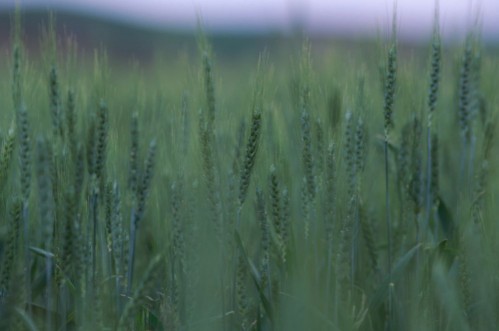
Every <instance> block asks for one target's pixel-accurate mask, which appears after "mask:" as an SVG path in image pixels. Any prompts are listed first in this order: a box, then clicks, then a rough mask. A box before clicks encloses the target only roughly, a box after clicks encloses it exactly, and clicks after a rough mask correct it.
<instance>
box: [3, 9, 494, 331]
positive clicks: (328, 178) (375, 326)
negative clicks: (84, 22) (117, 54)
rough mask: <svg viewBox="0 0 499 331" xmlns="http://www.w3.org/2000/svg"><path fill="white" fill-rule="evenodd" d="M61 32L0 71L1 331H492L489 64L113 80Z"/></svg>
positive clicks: (343, 61)
mask: <svg viewBox="0 0 499 331" xmlns="http://www.w3.org/2000/svg"><path fill="white" fill-rule="evenodd" d="M54 22H55V20H54V18H50V19H48V23H47V25H46V26H45V28H44V29H43V33H42V34H41V36H40V44H41V51H40V54H30V52H28V51H27V48H26V47H25V44H24V42H23V34H22V23H21V17H20V16H19V14H17V16H16V18H15V19H14V20H13V24H12V31H13V32H12V38H11V41H10V45H9V49H8V50H5V51H3V52H2V53H1V54H2V55H1V56H2V59H3V61H1V63H0V74H1V76H0V105H1V108H2V113H1V114H0V138H1V139H0V142H1V144H0V185H1V187H0V189H1V192H0V203H1V208H0V261H1V268H0V329H2V330H223V331H229V330H231V331H232V330H366V331H368V330H449V331H451V330H452V331H454V330H463V331H464V330H494V329H496V328H497V325H499V314H498V312H499V259H498V258H497V255H496V253H497V252H498V251H499V240H498V239H499V238H498V235H499V223H498V222H497V219H496V217H497V215H499V206H498V205H496V204H495V203H496V201H497V196H498V193H499V192H498V188H499V182H498V180H499V174H498V173H497V171H496V168H497V165H498V161H499V160H497V156H496V151H497V144H496V143H495V140H496V139H497V138H496V137H497V132H496V131H497V128H496V123H497V113H498V111H499V96H498V93H497V77H499V58H498V55H497V50H494V49H493V48H491V47H490V46H489V45H483V44H482V43H481V41H480V37H479V33H478V31H475V30H472V31H470V32H469V35H468V37H467V38H466V39H465V40H462V41H461V43H460V44H458V45H448V44H445V43H442V41H441V38H440V34H439V29H438V22H436V24H435V29H434V33H433V37H432V38H431V39H430V40H428V43H427V45H426V46H424V47H422V48H421V49H419V50H417V51H414V50H411V49H410V47H407V46H404V45H400V44H399V42H398V40H397V38H396V36H395V35H396V34H395V31H394V32H393V37H392V38H388V39H387V40H386V41H381V42H379V43H378V44H377V46H376V47H377V49H376V50H375V52H371V53H375V55H373V54H367V53H362V52H360V49H356V48H353V49H349V50H345V49H343V48H335V47H334V44H332V45H331V47H329V48H327V49H326V50H324V49H322V50H321V51H316V50H315V49H314V46H313V43H312V42H308V41H306V40H305V41H301V42H300V43H299V45H300V46H298V47H293V53H292V54H291V55H289V56H288V57H286V56H284V55H282V54H280V55H279V56H276V55H273V54H272V53H270V52H266V51H265V50H261V55H260V56H259V57H255V58H254V59H252V60H248V59H244V60H241V61H239V62H237V61H236V60H234V61H233V62H228V61H224V60H222V59H220V58H218V57H217V49H216V48H215V47H213V46H212V45H211V44H210V38H209V36H205V35H204V34H203V32H199V33H198V36H197V47H198V51H197V52H196V54H195V55H194V56H189V55H186V56H184V57H182V56H179V58H177V59H170V58H168V59H162V60H161V59H159V60H156V61H154V62H153V63H149V64H147V65H142V64H141V63H139V62H138V61H134V62H133V63H132V64H128V65H127V66H124V65H122V64H116V63H115V60H114V59H113V58H112V57H110V56H108V55H107V53H106V50H105V45H103V47H102V48H100V49H97V50H95V51H94V52H93V53H92V54H91V55H90V56H89V55H88V54H87V55H86V56H84V55H82V53H81V52H80V50H79V48H78V46H77V45H78V44H77V40H74V39H71V38H66V37H63V36H60V35H58V34H57V33H56V31H57V30H56V29H55V28H54V24H55V23H54Z"/></svg>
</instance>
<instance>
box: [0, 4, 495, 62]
mask: <svg viewBox="0 0 499 331" xmlns="http://www.w3.org/2000/svg"><path fill="white" fill-rule="evenodd" d="M436 2H437V1H436V0H417V1H415V0H399V1H398V3H397V25H398V34H399V40H400V41H401V43H405V44H410V45H415V46H417V45H420V44H421V45H427V42H428V40H429V39H430V36H431V31H432V25H433V21H434V12H435V6H436ZM438 2H439V4H438V6H439V8H440V15H439V16H440V25H441V32H442V35H443V40H444V42H445V43H447V44H451V45H452V44H459V43H461V42H462V41H463V40H464V38H465V36H466V33H467V32H468V31H470V30H471V29H473V28H474V27H479V30H480V31H481V33H482V39H483V41H484V42H485V44H487V45H489V46H491V47H494V46H495V45H497V44H499V1H498V0H481V1H476V0H475V1H472V0H440V1H438ZM16 3H19V4H20V5H21V8H22V12H23V18H24V28H25V36H24V37H25V39H27V43H28V45H31V46H32V48H36V44H37V43H36V40H37V39H38V33H37V31H39V30H40V26H41V24H42V22H44V21H46V20H47V17H48V15H47V13H48V12H53V13H55V14H56V18H57V27H58V29H59V30H60V31H61V32H62V33H64V34H71V35H74V36H75V37H76V40H78V43H79V44H80V45H81V46H82V48H83V49H86V48H88V49H93V48H95V47H96V46H98V45H102V44H104V45H106V48H107V49H108V50H109V51H110V52H111V53H112V54H114V55H117V56H119V55H123V54H129V55H132V56H134V57H138V58H142V59H148V58H150V57H151V56H153V54H154V53H155V52H157V51H158V50H161V51H165V52H172V51H173V52H175V50H177V51H178V50H179V49H191V48H193V49H194V50H195V38H194V37H195V33H196V27H197V23H198V21H199V20H201V21H202V25H203V27H204V29H205V30H206V31H207V33H208V34H209V35H210V37H211V38H212V39H213V42H214V44H215V45H216V47H217V48H218V50H217V52H222V53H224V52H235V53H241V54H244V53H245V52H247V51H250V50H252V49H258V48H259V49H260V50H261V48H262V47H266V48H270V50H273V49H276V48H279V49H282V45H283V43H284V41H286V40H290V39H293V38H295V37H303V36H308V37H309V38H310V39H311V40H312V42H315V43H317V44H320V43H321V41H322V42H324V41H331V40H335V41H337V42H339V43H340V42H343V43H344V44H345V43H347V44H348V43H352V42H354V43H365V42H366V41H370V40H379V39H380V38H386V37H387V36H389V35H390V30H391V24H392V23H391V22H392V17H393V8H394V4H393V0H251V1H250V0H230V1H228V0H140V1H139V0H120V1H118V0H0V47H1V46H5V45H6V44H8V42H9V35H10V32H9V31H10V22H11V18H12V12H13V9H14V7H15V4H16Z"/></svg>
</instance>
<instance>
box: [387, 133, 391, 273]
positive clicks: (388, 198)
mask: <svg viewBox="0 0 499 331" xmlns="http://www.w3.org/2000/svg"><path fill="white" fill-rule="evenodd" d="M389 184H390V181H389V171H388V137H387V136H386V137H385V192H386V193H385V201H386V231H387V232H386V234H387V237H388V238H387V241H388V275H389V282H390V283H391V281H392V226H391V219H390V190H389Z"/></svg>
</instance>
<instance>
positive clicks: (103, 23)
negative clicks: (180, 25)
mask: <svg viewBox="0 0 499 331" xmlns="http://www.w3.org/2000/svg"><path fill="white" fill-rule="evenodd" d="M55 17H56V28H57V34H58V36H59V37H60V38H64V36H68V35H72V36H74V37H75V38H76V40H77V42H78V45H79V48H80V49H81V50H83V51H84V52H91V51H93V49H95V48H98V47H100V46H101V45H104V46H105V48H106V49H107V50H108V52H109V53H110V55H111V56H113V57H118V58H120V57H121V58H131V57H133V58H137V59H140V60H144V61H147V60H149V59H150V58H151V57H152V56H153V54H154V52H156V51H161V52H164V53H167V54H172V55H175V54H177V53H178V52H179V51H183V52H185V51H187V52H195V51H196V50H197V48H196V36H195V35H194V34H192V33H190V32H186V31H173V30H169V31H162V30H159V29H152V28H144V27H141V26H136V25H133V24H128V23H126V22H121V21H117V20H112V19H106V18H102V17H98V16H92V15H89V14H79V13H74V12H56V13H55ZM12 19H13V13H12V11H5V10H4V11H1V10H0V48H5V47H6V46H8V45H9V43H10V34H11V22H12ZM48 19H49V13H48V12H47V11H40V10H29V11H23V12H22V23H23V24H22V25H23V40H24V41H25V43H26V45H28V48H29V50H30V51H31V52H37V51H38V49H39V45H40V43H39V40H40V36H41V31H42V29H41V28H42V27H43V26H46V25H47V22H48ZM209 37H210V40H211V42H212V43H213V45H214V48H215V49H216V52H217V55H220V56H241V55H248V56H250V55H254V54H258V52H260V51H261V50H263V49H265V48H267V49H270V50H272V49H274V48H275V49H274V51H275V50H277V49H278V48H281V46H282V45H283V44H287V43H288V41H289V40H286V38H283V37H282V36H279V35H258V34H254V35H252V34H237V35H230V34H225V35H220V34H219V35H215V36H212V35H210V36H209Z"/></svg>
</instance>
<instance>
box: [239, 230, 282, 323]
mask: <svg viewBox="0 0 499 331" xmlns="http://www.w3.org/2000/svg"><path fill="white" fill-rule="evenodd" d="M234 234H235V239H236V244H237V245H238V246H239V249H240V250H241V253H242V254H243V258H244V260H245V261H246V263H247V264H248V266H249V270H250V275H251V279H252V280H253V283H254V284H255V287H256V290H257V292H258V295H259V297H260V300H261V302H262V306H263V309H264V310H265V312H266V313H267V316H268V317H269V320H270V322H271V323H273V321H274V318H273V313H272V304H271V303H270V301H269V300H268V299H267V297H266V296H265V293H264V292H263V289H262V288H261V287H260V278H261V277H260V274H259V272H258V270H257V268H256V267H255V265H254V263H253V262H252V261H251V260H250V258H249V257H248V255H247V254H246V250H245V249H244V245H243V242H242V240H241V236H240V235H239V232H238V231H237V230H236V231H235V232H234Z"/></svg>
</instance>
